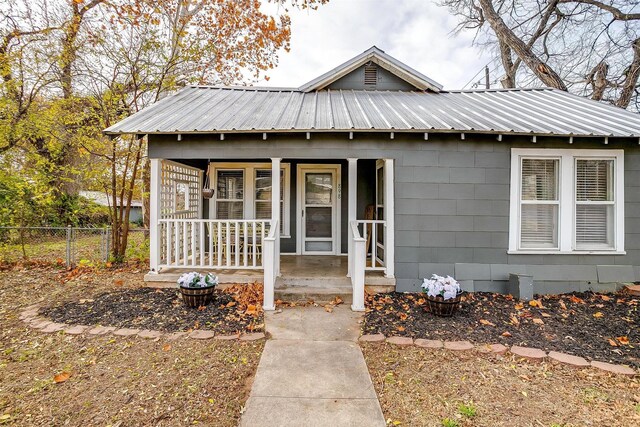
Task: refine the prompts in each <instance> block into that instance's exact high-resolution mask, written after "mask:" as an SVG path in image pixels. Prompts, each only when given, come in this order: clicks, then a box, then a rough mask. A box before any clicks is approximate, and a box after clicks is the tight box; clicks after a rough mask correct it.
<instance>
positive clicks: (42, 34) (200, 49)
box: [0, 0, 328, 260]
mask: <svg viewBox="0 0 640 427" xmlns="http://www.w3.org/2000/svg"><path fill="white" fill-rule="evenodd" d="M327 1H328V0H267V1H265V2H261V1H259V0H198V1H196V0H111V1H106V0H38V1H32V0H5V1H4V2H2V3H0V78H1V80H0V163H2V164H4V165H5V166H6V170H7V171H10V172H7V173H6V175H2V176H0V180H1V182H0V188H1V189H2V191H3V192H4V193H3V194H4V195H3V196H0V197H5V198H6V199H3V200H7V202H12V203H11V204H10V206H11V207H10V208H5V207H4V204H3V209H5V210H3V211H2V214H1V216H0V223H1V224H52V225H53V224H56V225H57V224H76V223H80V222H83V221H85V220H86V218H85V217H84V216H83V215H84V213H85V212H88V211H90V209H88V208H87V206H85V205H83V202H81V201H80V199H79V198H78V192H79V191H80V190H81V189H95V190H101V191H105V192H106V193H107V194H108V195H109V198H110V201H111V203H110V222H111V225H112V227H113V229H114V232H113V236H114V237H113V239H114V241H113V242H112V243H113V244H112V248H113V251H114V257H115V258H116V259H118V260H119V259H122V257H123V256H124V254H125V253H126V246H127V234H128V227H129V210H130V205H131V200H133V198H134V197H136V198H137V197H141V196H144V193H143V192H142V189H141V187H142V186H141V180H142V177H143V176H147V175H148V174H146V173H145V170H146V169H145V168H146V166H147V165H148V162H147V159H146V141H145V139H144V138H143V139H141V138H138V137H135V136H123V137H118V138H114V139H109V138H107V137H105V136H104V135H103V134H102V129H104V128H106V127H108V126H110V125H112V124H114V123H116V122H117V121H119V120H121V119H123V118H124V117H126V116H128V115H130V114H132V113H135V112H136V111H138V110H140V109H141V108H144V107H145V106H148V105H149V104H151V103H153V102H155V101H157V100H159V99H160V98H161V97H162V96H164V95H165V94H167V93H168V92H171V91H174V90H176V89H179V88H180V87H182V86H185V85H188V84H216V83H248V82H251V81H252V80H255V79H258V78H260V77H261V76H262V75H263V74H264V72H265V71H266V70H268V69H270V68H272V67H274V66H275V65H276V64H277V58H278V52H279V51H280V50H281V49H284V50H288V48H289V40H290V37H291V30H290V28H291V22H290V19H289V16H288V15H287V7H299V8H316V7H317V6H318V5H320V4H323V3H326V2H327ZM262 3H275V4H277V5H278V6H280V7H278V8H277V13H275V14H274V15H272V14H269V13H266V12H264V9H265V8H264V7H263V6H264V5H263V4H262ZM16 176H18V177H16ZM121 200H122V201H123V202H124V203H120V201H121ZM29 212H31V213H29ZM89 216H91V215H89Z"/></svg>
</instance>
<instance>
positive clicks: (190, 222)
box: [159, 219, 272, 270]
mask: <svg viewBox="0 0 640 427" xmlns="http://www.w3.org/2000/svg"><path fill="white" fill-rule="evenodd" d="M270 224H271V221H270V220H216V219H161V220H159V225H160V233H159V238H160V264H159V267H160V268H218V269H256V270H258V269H262V268H263V258H264V256H263V242H265V238H266V236H267V235H269V234H270V232H271V230H272V229H271V228H270Z"/></svg>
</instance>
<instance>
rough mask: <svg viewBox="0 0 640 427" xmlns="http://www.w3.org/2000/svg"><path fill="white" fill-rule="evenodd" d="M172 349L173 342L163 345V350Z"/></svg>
mask: <svg viewBox="0 0 640 427" xmlns="http://www.w3.org/2000/svg"><path fill="white" fill-rule="evenodd" d="M169 350H171V344H165V345H164V346H162V351H169Z"/></svg>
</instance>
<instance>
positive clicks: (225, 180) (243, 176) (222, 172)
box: [210, 163, 290, 237]
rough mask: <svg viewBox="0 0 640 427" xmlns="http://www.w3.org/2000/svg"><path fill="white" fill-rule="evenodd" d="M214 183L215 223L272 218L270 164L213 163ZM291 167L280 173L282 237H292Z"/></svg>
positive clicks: (285, 165)
mask: <svg viewBox="0 0 640 427" xmlns="http://www.w3.org/2000/svg"><path fill="white" fill-rule="evenodd" d="M211 168H212V176H213V177H214V179H215V184H214V185H215V188H216V191H215V194H214V198H213V200H214V203H212V206H211V207H210V212H211V217H212V218H216V219H270V218H271V188H272V187H271V164H270V163H251V164H250V163H212V164H211ZM289 192H290V188H289V164H284V163H283V164H282V167H281V169H280V233H281V235H282V236H284V237H288V236H289V216H290V215H289V209H288V206H289V200H290V194H289Z"/></svg>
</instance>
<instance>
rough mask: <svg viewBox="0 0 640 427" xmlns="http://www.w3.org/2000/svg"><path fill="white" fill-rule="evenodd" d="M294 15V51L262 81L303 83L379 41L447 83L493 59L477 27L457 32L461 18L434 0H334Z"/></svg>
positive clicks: (456, 83)
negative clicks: (476, 42)
mask: <svg viewBox="0 0 640 427" xmlns="http://www.w3.org/2000/svg"><path fill="white" fill-rule="evenodd" d="M290 15H291V20H292V35H291V51H290V52H289V53H287V52H285V51H282V52H281V53H280V64H279V66H278V67H277V68H276V69H275V70H271V71H269V72H268V73H267V75H268V76H269V77H270V80H269V81H268V82H260V84H261V85H268V86H284V87H297V86H300V85H302V84H304V83H306V82H307V81H309V80H312V79H313V78H315V77H317V76H319V75H320V74H322V73H324V72H326V71H329V70H330V69H332V68H334V67H336V66H337V65H339V64H341V63H343V62H345V61H346V60H348V59H350V58H352V57H354V56H356V55H357V54H359V53H362V52H363V51H365V50H366V49H368V48H370V47H371V46H373V45H375V46H377V47H378V48H380V49H382V50H384V51H385V52H386V53H388V54H389V55H391V56H393V57H395V58H397V59H399V60H400V61H402V62H404V63H405V64H407V65H409V66H411V67H413V68H415V69H416V70H418V71H420V72H421V73H423V74H425V75H427V76H429V77H430V78H432V79H433V80H435V81H437V82H438V83H441V84H443V85H444V87H445V89H460V88H462V86H463V85H465V84H466V83H467V82H468V81H469V80H470V79H471V78H472V77H473V76H474V74H476V73H477V72H478V71H479V70H480V69H482V67H484V65H485V64H487V62H489V56H488V53H487V52H482V51H481V50H480V48H477V47H473V46H472V45H471V42H472V38H473V32H465V33H463V34H459V35H453V34H452V33H451V32H452V30H453V29H454V28H455V26H456V22H457V21H456V18H455V17H453V16H451V15H450V14H449V11H448V10H447V9H446V8H444V7H440V6H438V5H437V4H436V2H435V1H433V0H330V2H329V4H327V5H324V6H320V7H319V9H318V10H316V11H299V10H292V11H290ZM495 77H496V76H492V78H495Z"/></svg>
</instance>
